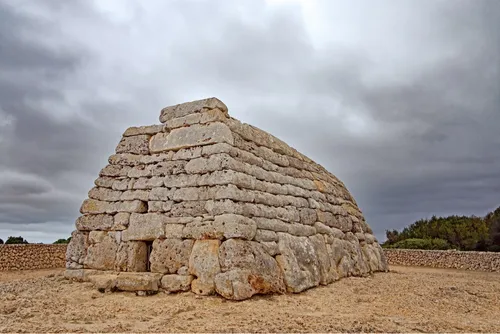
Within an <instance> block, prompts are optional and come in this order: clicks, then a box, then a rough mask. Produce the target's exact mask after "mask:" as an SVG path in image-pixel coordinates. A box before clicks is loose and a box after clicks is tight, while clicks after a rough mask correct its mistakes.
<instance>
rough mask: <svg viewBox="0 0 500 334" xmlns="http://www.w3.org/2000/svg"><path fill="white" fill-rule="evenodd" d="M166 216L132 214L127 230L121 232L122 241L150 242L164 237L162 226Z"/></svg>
mask: <svg viewBox="0 0 500 334" xmlns="http://www.w3.org/2000/svg"><path fill="white" fill-rule="evenodd" d="M167 218H168V217H167V216H166V215H164V214H161V213H145V214H135V213H134V214H132V215H131V216H130V223H129V227H128V229H127V230H125V231H123V236H122V237H123V240H124V241H131V240H139V241H140V240H143V241H148V240H149V241H152V240H155V239H157V238H164V237H165V228H164V225H165V224H166V221H167Z"/></svg>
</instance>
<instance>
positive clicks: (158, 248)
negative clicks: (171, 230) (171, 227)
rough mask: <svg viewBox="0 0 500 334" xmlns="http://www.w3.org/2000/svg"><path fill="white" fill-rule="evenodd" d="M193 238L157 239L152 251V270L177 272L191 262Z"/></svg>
mask: <svg viewBox="0 0 500 334" xmlns="http://www.w3.org/2000/svg"><path fill="white" fill-rule="evenodd" d="M193 244H194V241H193V240H181V239H156V240H155V241H154V242H153V251H152V253H151V257H150V261H151V272H155V273H162V274H175V273H176V272H177V270H179V269H180V268H182V267H183V266H187V265H188V263H189V256H190V255H191V250H192V249H193Z"/></svg>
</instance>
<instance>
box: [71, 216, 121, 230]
mask: <svg viewBox="0 0 500 334" xmlns="http://www.w3.org/2000/svg"><path fill="white" fill-rule="evenodd" d="M113 223H114V222H113V216H111V215H106V214H97V215H83V216H80V217H78V219H77V220H76V229H77V230H79V231H92V230H101V231H108V230H110V229H111V228H112V227H113Z"/></svg>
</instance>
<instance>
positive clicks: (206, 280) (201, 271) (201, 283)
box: [189, 240, 220, 295]
mask: <svg viewBox="0 0 500 334" xmlns="http://www.w3.org/2000/svg"><path fill="white" fill-rule="evenodd" d="M219 246H220V241H219V240H196V242H195V243H194V246H193V250H192V252H191V256H190V258H189V274H191V275H193V276H195V277H196V279H195V280H193V282H192V283H191V291H193V292H194V293H196V294H199V295H210V294H213V293H214V292H215V276H216V275H217V274H218V273H219V272H220V263H219Z"/></svg>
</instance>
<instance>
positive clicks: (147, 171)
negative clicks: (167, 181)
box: [127, 165, 154, 178]
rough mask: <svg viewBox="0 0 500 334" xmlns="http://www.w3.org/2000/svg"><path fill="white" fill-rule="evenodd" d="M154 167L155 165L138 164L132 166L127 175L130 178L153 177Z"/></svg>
mask: <svg viewBox="0 0 500 334" xmlns="http://www.w3.org/2000/svg"><path fill="white" fill-rule="evenodd" d="M153 168H154V165H137V166H134V167H132V168H131V169H130V170H129V171H128V173H127V176H128V177H129V178H139V177H151V176H153V172H152V169H153Z"/></svg>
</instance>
